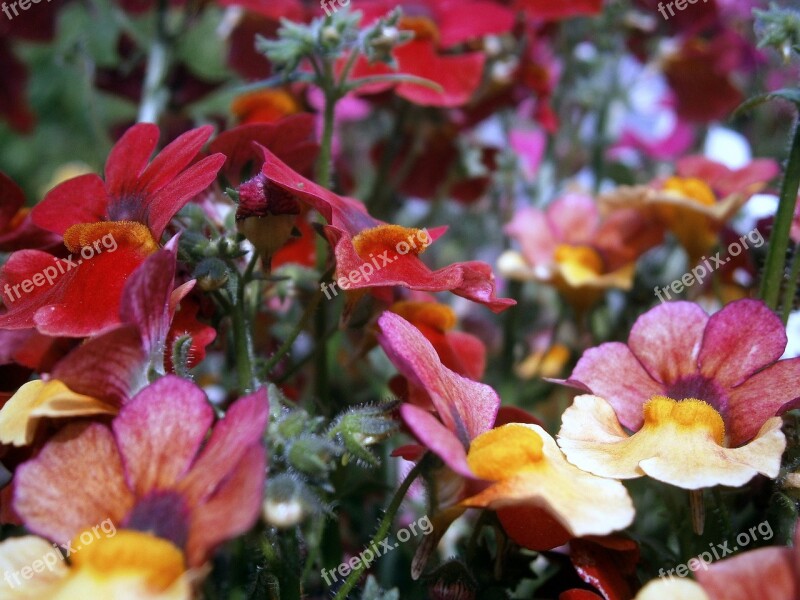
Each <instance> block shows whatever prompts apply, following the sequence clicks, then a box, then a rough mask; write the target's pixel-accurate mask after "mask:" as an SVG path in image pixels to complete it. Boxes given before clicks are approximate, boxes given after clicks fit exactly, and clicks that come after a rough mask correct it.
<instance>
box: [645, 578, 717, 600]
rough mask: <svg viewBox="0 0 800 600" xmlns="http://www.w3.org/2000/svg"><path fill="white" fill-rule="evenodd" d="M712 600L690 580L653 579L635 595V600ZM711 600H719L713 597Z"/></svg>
mask: <svg viewBox="0 0 800 600" xmlns="http://www.w3.org/2000/svg"><path fill="white" fill-rule="evenodd" d="M666 598H669V600H712V599H711V597H709V595H708V594H706V593H705V591H704V590H703V588H702V587H700V586H699V585H698V584H697V583H695V582H694V581H692V580H691V579H676V578H674V577H669V578H667V579H654V580H653V581H651V582H649V583H648V584H647V585H646V586H644V587H643V588H642V589H641V591H640V592H639V593H638V594H636V600H665V599H666ZM713 600H721V599H718V598H717V597H714V599H713Z"/></svg>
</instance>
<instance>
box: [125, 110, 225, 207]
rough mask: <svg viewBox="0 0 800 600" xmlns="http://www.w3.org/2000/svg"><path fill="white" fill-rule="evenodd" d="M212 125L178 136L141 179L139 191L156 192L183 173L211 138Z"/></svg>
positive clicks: (157, 157) (162, 151) (150, 165)
mask: <svg viewBox="0 0 800 600" xmlns="http://www.w3.org/2000/svg"><path fill="white" fill-rule="evenodd" d="M213 131H214V128H213V127H212V126H211V125H206V126H204V127H198V128H197V129H192V130H190V131H187V132H186V133H184V134H182V135H180V136H178V137H177V138H175V139H174V140H173V141H172V142H170V143H169V144H168V145H167V146H165V147H164V149H163V150H161V151H160V152H159V153H158V155H156V157H155V158H154V159H153V162H151V163H150V164H149V165H148V166H147V168H146V169H145V170H144V172H143V173H142V174H141V176H140V177H139V189H141V190H147V191H148V192H151V193H152V192H156V191H158V190H160V189H161V188H163V187H164V186H165V185H167V184H168V183H169V182H170V181H172V180H173V179H174V178H175V176H176V175H178V173H180V172H181V171H183V169H185V168H186V166H187V165H188V164H190V163H191V162H192V159H193V158H194V157H195V156H197V153H198V152H200V149H201V148H202V147H203V145H205V143H206V142H207V141H208V138H210V137H211V134H212V133H213Z"/></svg>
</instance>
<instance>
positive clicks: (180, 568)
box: [70, 530, 186, 592]
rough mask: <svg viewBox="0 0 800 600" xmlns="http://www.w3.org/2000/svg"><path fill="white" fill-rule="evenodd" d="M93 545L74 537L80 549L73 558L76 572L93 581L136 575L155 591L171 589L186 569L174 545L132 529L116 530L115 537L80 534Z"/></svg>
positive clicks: (180, 554)
mask: <svg viewBox="0 0 800 600" xmlns="http://www.w3.org/2000/svg"><path fill="white" fill-rule="evenodd" d="M81 535H82V536H83V537H85V538H86V539H88V538H89V537H90V536H91V537H92V540H93V541H92V542H91V543H88V544H87V543H86V541H85V540H83V541H82V540H81V536H78V537H76V538H75V541H74V543H73V546H75V547H76V548H77V547H80V548H81V550H80V552H76V553H75V554H73V555H72V556H70V559H71V561H72V569H73V573H74V574H75V575H76V576H78V575H85V576H88V577H90V578H91V579H94V580H113V579H115V578H116V577H130V576H134V577H136V579H138V580H139V581H142V582H144V583H145V584H146V585H147V587H148V588H150V589H151V590H153V591H159V592H160V591H163V590H166V589H167V588H169V587H170V586H171V585H172V584H173V583H174V582H175V580H177V579H178V578H179V577H180V576H181V575H182V574H183V573H184V571H185V570H186V565H185V563H184V560H183V554H182V553H181V551H180V550H179V549H178V548H177V547H175V546H174V545H173V544H172V543H171V542H168V541H167V540H163V539H161V538H157V537H155V536H153V535H150V534H148V533H143V532H140V531H133V530H121V531H116V532H115V534H114V535H113V537H107V534H106V533H105V532H97V533H92V530H87V531H85V532H83V533H82V534H81Z"/></svg>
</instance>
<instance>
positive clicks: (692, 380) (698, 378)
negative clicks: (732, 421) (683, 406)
mask: <svg viewBox="0 0 800 600" xmlns="http://www.w3.org/2000/svg"><path fill="white" fill-rule="evenodd" d="M664 395H665V396H667V397H669V398H672V399H673V400H686V399H688V398H695V399H697V400H704V401H706V402H708V403H709V404H710V405H711V406H713V407H714V408H715V409H716V410H717V412H719V413H720V414H721V415H722V416H723V418H724V417H725V414H726V413H727V409H728V396H727V394H726V393H725V390H724V389H723V388H722V387H720V385H719V384H718V383H717V382H716V381H714V380H713V379H709V378H708V377H705V376H704V375H700V374H695V375H688V376H686V377H681V378H680V379H678V380H677V381H674V382H673V383H672V384H670V385H669V386H667V389H666V390H665V392H664Z"/></svg>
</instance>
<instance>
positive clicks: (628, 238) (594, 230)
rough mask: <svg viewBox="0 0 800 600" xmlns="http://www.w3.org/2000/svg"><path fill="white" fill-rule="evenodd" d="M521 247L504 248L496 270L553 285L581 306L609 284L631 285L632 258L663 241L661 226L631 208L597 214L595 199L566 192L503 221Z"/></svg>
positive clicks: (517, 277) (627, 287)
mask: <svg viewBox="0 0 800 600" xmlns="http://www.w3.org/2000/svg"><path fill="white" fill-rule="evenodd" d="M506 233H507V234H508V235H509V236H511V237H512V238H513V239H515V240H516V241H517V243H518V244H519V246H520V251H519V252H518V251H514V250H509V251H506V252H505V253H504V254H503V255H502V256H501V257H500V259H499V261H498V266H499V269H500V272H501V273H503V275H505V276H506V277H509V278H511V279H521V280H534V281H542V282H546V283H549V284H551V285H553V286H554V287H555V288H556V289H558V291H559V292H561V293H562V294H563V295H564V296H565V298H566V299H567V300H568V301H569V302H570V303H571V304H573V305H574V306H575V307H576V308H578V309H580V310H585V309H587V308H588V307H590V306H591V305H592V304H594V303H595V302H597V300H599V298H600V296H601V295H602V293H603V291H604V290H606V289H609V288H618V289H623V290H629V289H630V288H631V286H632V284H633V274H634V270H635V261H636V259H637V258H638V256H639V255H640V254H642V253H643V252H644V251H646V250H647V249H649V248H651V247H653V246H655V245H656V244H658V243H659V242H660V241H661V235H662V233H661V230H660V229H659V228H658V227H655V226H653V224H652V222H651V221H649V220H647V219H646V218H645V217H644V216H642V215H638V214H636V213H635V212H634V211H630V210H622V211H616V212H614V213H612V214H611V215H610V216H609V217H607V218H606V219H605V220H601V218H600V213H599V211H598V209H597V206H596V204H595V202H594V201H593V200H592V199H591V198H589V197H588V196H584V195H582V194H567V195H565V196H563V197H561V198H559V199H558V200H556V201H555V202H553V203H552V204H550V205H549V206H548V207H547V208H546V209H545V210H540V209H538V208H524V209H522V210H520V211H519V212H517V213H516V214H515V215H514V218H513V219H512V220H511V222H510V223H509V224H508V225H507V226H506Z"/></svg>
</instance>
